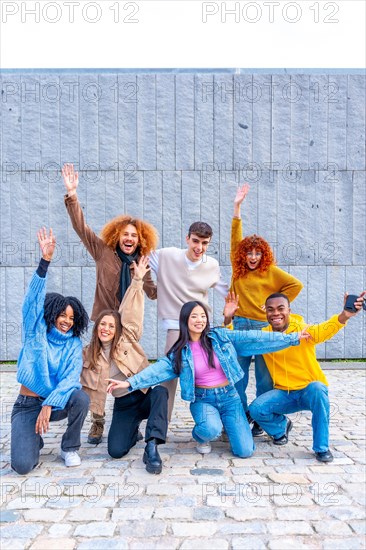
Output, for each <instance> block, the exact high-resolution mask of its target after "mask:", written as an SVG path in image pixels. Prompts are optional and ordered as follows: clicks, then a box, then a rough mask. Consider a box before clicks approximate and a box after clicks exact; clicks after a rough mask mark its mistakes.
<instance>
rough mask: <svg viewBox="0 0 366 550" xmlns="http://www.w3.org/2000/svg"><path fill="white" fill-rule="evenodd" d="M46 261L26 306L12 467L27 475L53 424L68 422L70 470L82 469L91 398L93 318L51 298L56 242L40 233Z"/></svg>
mask: <svg viewBox="0 0 366 550" xmlns="http://www.w3.org/2000/svg"><path fill="white" fill-rule="evenodd" d="M37 235H38V241H39V245H40V248H41V251H42V258H41V261H40V263H39V266H38V268H37V271H36V272H35V273H34V275H33V277H32V279H31V281H30V284H29V287H28V291H27V294H26V295H25V298H24V303H23V347H22V349H21V351H20V354H19V358H18V371H17V380H18V382H20V384H21V387H20V391H19V395H18V397H17V400H16V402H15V404H14V407H13V411H12V415H11V466H12V468H13V469H14V470H15V471H16V472H18V473H19V474H27V473H28V472H30V471H31V470H32V469H33V468H35V466H36V465H37V464H38V461H39V452H40V449H42V447H43V445H44V442H43V438H42V435H43V434H44V433H46V432H47V431H48V429H49V423H50V422H52V421H54V420H63V419H64V418H67V422H68V424H67V429H66V431H65V433H64V435H63V437H62V441H61V458H62V459H63V460H64V461H65V465H66V466H79V464H80V463H81V460H80V457H79V455H78V453H77V451H78V449H79V447H80V432H81V428H82V426H83V423H84V420H85V417H86V415H87V412H88V406H89V398H88V396H87V395H86V393H85V392H83V390H82V389H81V384H80V372H81V368H82V343H81V340H80V336H81V334H82V333H83V332H84V331H85V330H86V329H87V327H88V321H89V319H88V315H87V313H86V311H85V309H84V307H83V305H82V304H81V302H80V301H79V300H78V299H77V298H74V297H73V296H66V297H65V296H62V295H61V294H57V293H54V292H53V293H49V294H46V282H47V270H48V266H49V264H50V261H51V260H52V257H53V254H54V250H55V246H56V240H55V238H54V236H53V233H52V229H50V232H49V235H47V231H46V229H45V228H43V229H40V230H39V231H38V234H37Z"/></svg>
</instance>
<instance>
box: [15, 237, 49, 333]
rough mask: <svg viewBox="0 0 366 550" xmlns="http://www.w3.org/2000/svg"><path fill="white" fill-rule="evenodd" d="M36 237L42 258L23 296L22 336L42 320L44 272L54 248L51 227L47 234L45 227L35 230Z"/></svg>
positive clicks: (33, 329) (32, 330)
mask: <svg viewBox="0 0 366 550" xmlns="http://www.w3.org/2000/svg"><path fill="white" fill-rule="evenodd" d="M37 238H38V242H39V247H40V249H41V254H42V258H41V260H40V262H39V266H38V268H37V270H36V272H35V273H34V275H33V277H32V279H31V281H30V283H29V287H28V290H27V293H26V295H25V297H24V302H23V309H22V315H23V334H24V337H27V335H32V334H33V333H34V331H35V330H36V327H37V325H38V324H39V323H40V321H42V320H43V306H44V299H45V295H46V274H47V270H48V266H49V264H50V262H51V260H52V258H53V255H54V252H55V248H56V239H55V237H54V235H53V232H52V229H50V231H49V234H47V230H46V228H45V227H43V228H41V229H40V230H39V231H38V232H37Z"/></svg>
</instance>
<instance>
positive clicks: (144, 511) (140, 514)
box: [111, 506, 185, 523]
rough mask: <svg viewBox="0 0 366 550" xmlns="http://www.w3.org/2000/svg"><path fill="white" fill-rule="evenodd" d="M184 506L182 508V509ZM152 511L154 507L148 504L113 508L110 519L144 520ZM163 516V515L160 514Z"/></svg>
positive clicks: (155, 515) (116, 520)
mask: <svg viewBox="0 0 366 550" xmlns="http://www.w3.org/2000/svg"><path fill="white" fill-rule="evenodd" d="M184 509H185V508H183V510H184ZM160 511H161V510H160V509H157V510H156V513H155V514H154V517H158V516H157V512H160ZM153 513H154V507H153V506H149V507H146V508H144V507H143V506H138V507H136V508H132V507H129V508H128V510H126V509H125V508H118V509H115V510H113V512H112V518H111V519H112V521H115V522H116V523H119V522H120V521H126V520H127V519H128V520H134V519H136V520H141V521H143V520H145V519H151V518H152V516H153ZM162 517H163V516H162ZM167 517H168V516H167Z"/></svg>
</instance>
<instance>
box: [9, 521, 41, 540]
mask: <svg viewBox="0 0 366 550" xmlns="http://www.w3.org/2000/svg"><path fill="white" fill-rule="evenodd" d="M42 531H43V526H42V525H27V524H26V525H7V526H6V527H1V528H0V540H2V539H8V538H12V537H14V538H18V539H28V538H30V539H32V538H35V537H36V536H37V535H39V534H40V533H41V532H42Z"/></svg>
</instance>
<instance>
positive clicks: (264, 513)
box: [225, 505, 274, 522]
mask: <svg viewBox="0 0 366 550" xmlns="http://www.w3.org/2000/svg"><path fill="white" fill-rule="evenodd" d="M225 514H226V517H228V518H232V519H235V520H236V521H247V520H252V519H258V520H263V521H264V522H265V521H266V520H269V519H273V518H274V511H273V509H272V507H271V506H270V505H268V506H267V507H265V508H264V507H258V506H255V507H251V506H250V505H248V507H247V508H228V509H227V510H225Z"/></svg>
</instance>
